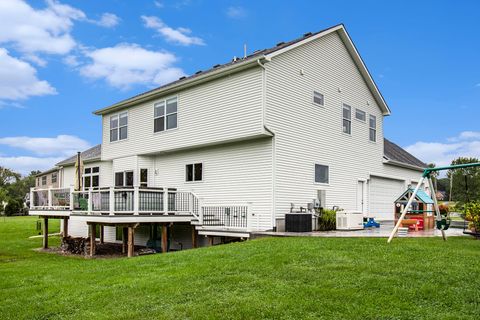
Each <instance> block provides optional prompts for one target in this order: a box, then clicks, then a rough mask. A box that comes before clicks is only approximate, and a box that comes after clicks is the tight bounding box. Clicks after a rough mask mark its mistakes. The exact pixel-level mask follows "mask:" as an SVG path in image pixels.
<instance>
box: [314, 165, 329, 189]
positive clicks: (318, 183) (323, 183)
mask: <svg viewBox="0 0 480 320" xmlns="http://www.w3.org/2000/svg"><path fill="white" fill-rule="evenodd" d="M317 165H319V166H325V167H327V168H328V182H317V181H316V180H315V170H316V166H317ZM313 184H314V185H318V186H330V166H329V165H326V164H322V163H318V162H315V163H314V164H313Z"/></svg>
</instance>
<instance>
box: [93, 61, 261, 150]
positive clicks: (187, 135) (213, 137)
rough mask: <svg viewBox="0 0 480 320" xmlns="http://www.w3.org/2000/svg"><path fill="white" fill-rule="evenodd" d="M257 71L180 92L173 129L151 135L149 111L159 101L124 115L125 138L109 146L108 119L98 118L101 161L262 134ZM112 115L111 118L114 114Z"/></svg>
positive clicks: (259, 76)
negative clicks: (126, 136) (176, 123)
mask: <svg viewBox="0 0 480 320" xmlns="http://www.w3.org/2000/svg"><path fill="white" fill-rule="evenodd" d="M262 92H263V91H262V71H261V68H260V67H255V68H252V69H248V70H245V71H242V72H239V73H236V74H231V75H227V76H225V77H223V78H221V79H217V80H213V81H210V82H207V83H205V84H201V85H198V86H196V87H193V88H189V89H186V90H183V91H180V92H178V93H177V94H176V96H177V98H178V127H177V128H176V129H172V130H167V131H164V132H158V133H154V132H153V124H154V122H153V119H154V117H153V114H154V108H153V105H154V103H155V102H156V101H159V100H162V99H165V98H168V97H171V96H175V95H168V96H164V97H159V98H158V99H156V100H152V101H150V102H148V103H143V104H140V105H137V106H135V107H131V108H128V109H125V110H127V111H128V138H127V139H126V140H122V141H117V142H110V136H109V135H110V116H111V115H112V114H107V115H105V116H103V143H102V159H114V158H119V157H126V156H131V155H140V154H149V153H156V152H161V151H166V150H172V149H179V148H186V147H191V146H198V145H203V144H211V143H218V142H221V141H226V140H234V139H242V138H246V137H249V136H252V135H258V134H261V133H263V123H262ZM113 114H115V113H113Z"/></svg>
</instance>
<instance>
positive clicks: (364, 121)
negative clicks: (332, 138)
mask: <svg viewBox="0 0 480 320" xmlns="http://www.w3.org/2000/svg"><path fill="white" fill-rule="evenodd" d="M357 110H358V111H361V112H363V113H364V114H365V120H361V119H358V118H357ZM367 116H368V113H367V112H366V111H363V110H362V109H360V108H355V120H357V121H359V122H362V123H367Z"/></svg>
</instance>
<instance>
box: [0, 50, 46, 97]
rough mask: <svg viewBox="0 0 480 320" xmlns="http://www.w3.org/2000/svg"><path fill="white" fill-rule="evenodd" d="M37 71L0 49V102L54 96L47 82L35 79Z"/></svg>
mask: <svg viewBox="0 0 480 320" xmlns="http://www.w3.org/2000/svg"><path fill="white" fill-rule="evenodd" d="M36 73H37V71H36V70H35V68H33V67H32V66H31V65H30V64H28V63H27V62H25V61H21V60H19V59H16V58H14V57H12V56H10V55H9V54H8V51H7V50H6V49H3V48H0V100H20V99H26V98H28V97H31V96H43V95H50V94H56V90H55V88H53V87H52V86H51V85H50V84H49V83H48V82H47V81H43V80H39V79H38V78H37V74H36Z"/></svg>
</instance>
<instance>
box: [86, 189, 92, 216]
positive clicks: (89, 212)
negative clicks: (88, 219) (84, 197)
mask: <svg viewBox="0 0 480 320" xmlns="http://www.w3.org/2000/svg"><path fill="white" fill-rule="evenodd" d="M87 204H88V205H87V208H88V209H87V211H88V212H87V214H92V210H93V202H92V188H88V201H87Z"/></svg>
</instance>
